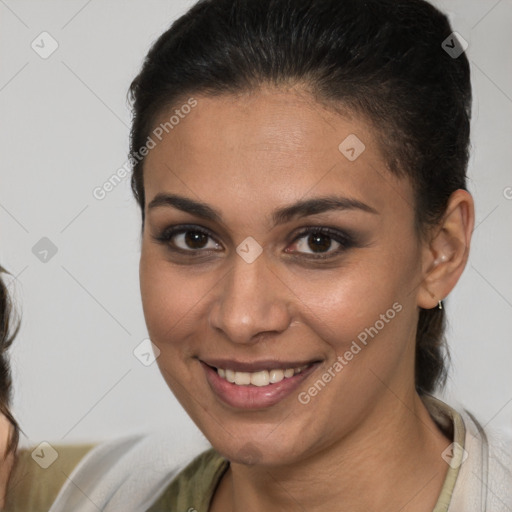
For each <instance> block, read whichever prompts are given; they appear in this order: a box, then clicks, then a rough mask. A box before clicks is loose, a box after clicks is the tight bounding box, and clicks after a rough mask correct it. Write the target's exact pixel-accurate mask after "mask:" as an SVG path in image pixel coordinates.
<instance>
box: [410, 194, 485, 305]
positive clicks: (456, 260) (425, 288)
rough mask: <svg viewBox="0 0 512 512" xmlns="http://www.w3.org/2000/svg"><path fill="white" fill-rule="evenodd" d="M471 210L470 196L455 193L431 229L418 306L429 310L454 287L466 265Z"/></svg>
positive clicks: (425, 248) (425, 249) (472, 212)
mask: <svg viewBox="0 0 512 512" xmlns="http://www.w3.org/2000/svg"><path fill="white" fill-rule="evenodd" d="M474 224H475V208H474V203H473V198H472V197H471V194H470V193H469V192H467V191H466V190H461V189H459V190H456V191H455V192H453V194H452V195H451V196H450V199H449V200H448V205H447V207H446V213H445V214H444V216H443V219H442V221H441V222H440V223H439V224H438V225H437V226H436V227H435V228H433V229H432V232H431V236H430V237H429V239H428V241H426V242H425V246H424V249H423V257H422V260H423V261H422V268H423V269H424V272H423V277H424V279H423V281H422V283H421V285H420V287H419V289H418V297H417V301H418V306H419V307H421V308H424V309H431V308H434V307H436V306H437V305H438V303H439V301H440V300H443V299H444V298H445V297H446V296H447V295H448V294H449V293H450V292H451V291H452V289H453V287H454V286H455V285H456V283H457V281H458V280H459V278H460V276H461V275H462V272H463V271H464V268H465V266H466V263H467V261H468V255H469V246H470V242H471V235H472V233H473V227H474Z"/></svg>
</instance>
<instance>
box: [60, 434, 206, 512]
mask: <svg viewBox="0 0 512 512" xmlns="http://www.w3.org/2000/svg"><path fill="white" fill-rule="evenodd" d="M205 445H206V443H205V441H204V440H202V439H201V438H199V437H198V436H197V435H196V436H195V438H194V437H193V436H183V435H180V436H179V437H178V436H177V435H173V433H172V431H168V430H166V431H161V432H155V433H152V434H147V435H139V436H131V437H126V438H123V439H119V440H114V441H109V442H106V443H102V444H100V445H98V446H97V447H95V448H94V449H93V450H91V451H90V452H89V453H88V454H87V455H86V456H85V457H84V458H83V460H82V461H81V462H80V463H79V464H78V466H77V467H76V468H75V470H74V471H73V473H72V474H71V475H70V476H69V479H68V480H67V481H66V483H65V485H64V486H63V488H62V489H61V492H60V493H59V495H58V497H57V499H56V500H55V502H54V504H53V506H52V507H51V509H50V512H68V511H69V510H73V511H74V512H86V511H87V512H88V511H89V510H91V511H97V510H98V509H99V510H103V511H105V512H109V511H118V510H123V511H125V512H129V511H132V510H133V511H140V510H147V509H148V508H149V506H150V505H151V504H152V503H153V502H154V500H155V498H156V497H157V496H159V495H160V494H161V493H162V492H163V490H164V489H165V488H166V487H167V486H168V485H169V483H170V481H172V479H173V478H174V477H175V476H176V475H177V474H178V473H179V472H180V471H181V470H182V469H183V468H184V467H185V466H186V464H187V463H188V462H189V461H190V459H191V458H192V456H194V455H197V454H198V453H199V452H201V451H202V450H203V449H204V447H205ZM206 446H207V445H206Z"/></svg>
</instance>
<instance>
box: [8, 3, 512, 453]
mask: <svg viewBox="0 0 512 512" xmlns="http://www.w3.org/2000/svg"><path fill="white" fill-rule="evenodd" d="M192 3H193V2H192V1H186V0H180V1H177V0H173V1H155V0H153V1H146V0H145V1H142V0H138V1H132V2H126V1H113V0H108V1H99V0H90V1H84V0H81V1H69V0H66V1H63V0H60V1H22V0H17V1H15V0H0V38H1V40H0V54H1V55H0V62H1V66H0V116H1V126H0V130H1V134H0V144H1V169H0V173H1V186H0V228H1V238H0V240H1V244H0V263H1V264H2V265H4V266H5V267H6V268H7V269H8V270H9V271H10V272H11V273H12V274H13V275H14V276H15V278H14V279H8V282H9V283H10V286H9V288H10V290H11V292H12V293H13V294H14V296H15V300H16V302H17V303H18V306H19V308H20V309H21V310H22V315H23V324H22V329H21V332H20V335H19V337H18V338H17V340H16V342H15V345H14V347H13V349H12V366H13V372H14V378H15V383H14V384H15V395H14V405H13V408H14V412H15V415H16V417H17V418H18V420H19V422H20V423H21V425H22V428H23V430H24V432H25V435H24V442H26V443H39V442H40V441H42V440H48V441H51V442H77V441H82V440H101V439H107V438H112V437H117V436H120V435H126V434H130V433H134V432H140V431H147V430H153V429H154V428H156V427H161V426H164V425H167V424H169V423H172V424H174V426H175V428H176V429H177V430H180V429H185V430H187V431H190V429H192V430H194V429H195V427H194V426H193V424H192V422H191V421H190V420H189V419H188V417H187V416H186V414H185V413H184V412H183V411H182V410H181V407H180V406H179V405H178V403H177V402H176V400H175V399H174V397H173V396H172V394H171V393H170V391H169V390H168V389H167V387H166V385H165V383H164V381H163V379H162V378H161V376H160V373H159V371H158V369H157V367H156V364H153V365H152V366H149V367H146V366H144V365H143V364H141V363H140V361H139V360H138V359H136V357H135V356H134V355H133V350H134V349H135V347H136V346H137V345H138V344H139V343H140V342H141V341H142V340H143V339H144V338H146V336H147V332H146V328H145V324H144V319H143V315H142V308H141V304H140V296H139V288H138V257H139V223H140V217H139V212H138V210H137V207H136V205H135V202H134V200H133V199H132V197H131V193H130V189H129V179H125V180H124V181H123V182H122V183H120V184H119V185H118V186H117V187H116V188H115V189H114V190H113V191H111V192H110V193H109V194H107V196H106V197H105V198H104V199H103V200H101V201H100V200H97V199H96V198H95V197H94V196H93V189H94V188H95V187H98V186H101V185H102V184H103V183H104V182H105V181H106V180H108V178H109V177H110V176H112V174H114V173H116V171H117V169H119V168H120V167H121V166H122V165H123V164H124V163H125V161H126V155H127V150H128V130H129V123H130V113H129V111H128V108H127V104H126V91H127V89H128V86H129V83H130V81H131V79H132V78H133V77H134V76H135V74H136V72H137V70H138V69H139V67H140V64H141V62H142V59H143V57H144V55H145V53H146V51H147V50H148V48H149V46H150V44H151V42H152V41H153V40H154V39H155V38H156V37H157V36H158V35H159V34H161V33H162V32H163V31H164V30H165V29H166V28H167V27H168V26H169V24H170V22H171V21H172V20H173V19H175V18H176V17H177V16H178V15H179V14H181V13H183V12H185V10H186V9H187V7H188V6H190V5H192ZM436 5H438V6H439V7H440V8H441V9H442V10H444V11H445V12H447V13H449V15H450V18H451V21H452V23H453V26H454V29H455V30H456V31H458V32H459V33H460V34H461V35H462V36H463V37H464V39H466V40H467V41H468V42H469V48H468V50H467V53H468V56H469V59H470V61H471V66H472V76H473V89H474V111H473V112H474V114H473V116H474V117H473V153H472V157H471V164H470V169H469V177H470V190H471V192H472V193H473V194H474V197H475V200H476V205H477V226H476V229H475V232H474V239H473V247H472V252H471V257H470V262H469V264H468V267H467V269H466V271H465V273H464V275H463V277H462V279H461V281H460V283H459V285H458V286H457V288H456V289H455V291H454V292H452V294H451V295H450V297H449V299H448V300H447V303H446V307H447V310H448V313H449V320H450V327H449V331H448V338H449V343H450V347H451V352H452V356H453V368H452V372H451V377H450V381H449V386H448V391H447V393H446V395H447V396H448V399H449V400H450V402H451V403H453V404H455V405H458V404H463V405H464V406H465V407H467V408H468V409H470V410H471V411H472V412H474V413H475V414H476V415H477V417H478V418H479V419H480V420H481V422H482V423H484V424H488V426H492V427H497V428H504V427H505V428H510V426H511V425H512V372H511V370H510V368H511V361H512V339H511V334H510V330H511V318H512V265H511V254H512V235H511V233H512V230H511V225H512V199H510V198H512V188H507V187H512V172H511V162H512V138H511V135H512V99H511V98H512V60H511V59H510V58H509V57H508V54H509V51H510V48H511V47H512V37H511V35H510V34H511V31H510V25H511V20H512V1H510V0H501V1H496V0H492V1H482V0H472V1H467V0H466V1H462V0H459V1H445V2H440V1H439V2H436ZM43 31H47V32H48V33H49V34H51V37H52V38H54V39H55V40H56V41H57V43H58V45H59V46H58V49H57V50H56V51H55V52H54V53H53V54H52V55H51V56H49V57H48V58H47V59H43V58H41V57H40V56H39V55H38V54H37V53H36V52H35V51H34V50H33V49H32V47H31V43H32V41H34V40H35V41H36V43H35V44H39V45H40V46H42V43H41V42H40V41H41V37H39V35H40V34H41V32H43ZM45 37H47V36H45ZM50 43H51V41H50V40H49V39H48V38H47V39H45V43H44V48H45V51H47V50H48V49H49V48H50ZM440 43H441V42H440ZM42 50H43V49H42V48H41V49H40V51H42ZM507 196H508V198H509V199H507ZM43 237H46V238H48V239H49V240H51V242H52V244H54V246H55V247H56V249H57V252H56V254H55V255H53V256H51V252H50V253H49V254H48V256H47V261H46V262H43V261H41V260H40V259H39V258H38V257H36V255H35V254H34V252H33V247H34V246H36V248H39V249H40V250H41V249H44V248H45V247H46V246H45V244H47V242H44V241H43V242H40V240H41V238H43ZM38 243H39V244H42V246H39V245H36V244H38ZM36 252H37V251H36ZM42 256H43V255H42V254H39V257H42Z"/></svg>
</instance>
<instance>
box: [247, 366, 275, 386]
mask: <svg viewBox="0 0 512 512" xmlns="http://www.w3.org/2000/svg"><path fill="white" fill-rule="evenodd" d="M269 380H270V377H269V375H268V372H267V370H263V371H261V372H255V373H251V384H252V385H253V386H266V385H267V384H268V383H269Z"/></svg>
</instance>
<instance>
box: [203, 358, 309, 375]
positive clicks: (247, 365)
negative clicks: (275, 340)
mask: <svg viewBox="0 0 512 512" xmlns="http://www.w3.org/2000/svg"><path fill="white" fill-rule="evenodd" d="M200 361H201V362H203V363H204V364H207V365H208V366H211V367H213V368H222V369H224V370H233V371H235V372H250V373H252V372H259V371H263V370H277V369H280V370H285V369H286V368H299V367H301V366H309V365H312V364H314V363H316V362H318V360H311V359H310V360H308V361H277V360H275V359H267V360H260V361H237V360H234V359H200Z"/></svg>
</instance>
